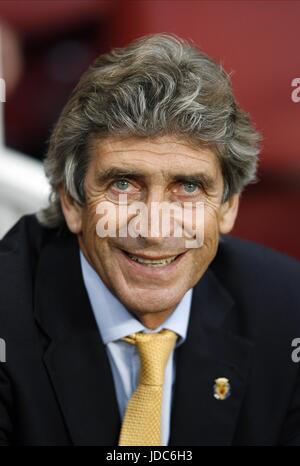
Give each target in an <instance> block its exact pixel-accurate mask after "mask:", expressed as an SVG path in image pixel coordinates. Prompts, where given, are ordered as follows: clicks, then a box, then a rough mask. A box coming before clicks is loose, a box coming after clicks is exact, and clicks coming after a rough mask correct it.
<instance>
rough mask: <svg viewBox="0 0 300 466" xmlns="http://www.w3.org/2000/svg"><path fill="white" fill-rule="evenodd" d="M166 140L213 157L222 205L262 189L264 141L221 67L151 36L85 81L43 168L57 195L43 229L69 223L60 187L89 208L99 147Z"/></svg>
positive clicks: (171, 40) (191, 49)
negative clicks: (120, 140) (94, 148)
mask: <svg viewBox="0 0 300 466" xmlns="http://www.w3.org/2000/svg"><path fill="white" fill-rule="evenodd" d="M167 134H175V135H177V136H178V137H182V138H185V139H186V140H188V141H189V142H190V143H193V144H196V145H198V146H199V147H200V146H203V145H208V146H209V147H211V148H213V149H214V151H215V153H216V155H217V156H218V159H219V162H220V166H221V169H222V174H223V180H224V192H223V199H222V200H223V202H225V201H226V200H227V199H228V198H229V197H230V196H231V195H232V194H234V193H240V192H241V191H242V190H243V188H244V187H245V186H246V185H247V184H249V183H253V182H255V181H256V169H257V157H258V153H259V141H260V135H259V133H258V132H257V131H256V129H255V128H254V126H253V124H252V123H251V121H250V118H249V116H248V114H247V113H246V112H244V111H243V110H242V109H241V108H240V107H239V105H238V104H237V102H236V100H235V98H234V96H233V91H232V87H231V83H230V78H229V75H228V74H227V73H226V72H225V71H224V70H223V68H222V66H221V65H218V64H217V63H216V62H214V61H213V60H212V59H211V58H210V57H208V56H207V55H206V54H205V53H203V52H202V51H201V50H199V49H198V48H197V47H196V46H194V45H193V44H190V43H188V42H186V41H184V40H182V39H180V38H177V37H175V36H173V35H169V34H155V35H150V36H145V37H142V38H140V39H138V40H136V41H134V42H132V43H131V44H130V45H128V46H127V47H124V48H117V49H114V50H112V51H111V52H110V53H108V54H105V55H101V56H100V57H99V58H98V59H97V60H96V61H95V62H94V63H93V64H92V65H91V66H90V68H89V69H88V70H87V71H86V72H85V73H84V74H83V76H82V78H81V79H80V81H79V83H78V84H77V86H76V87H75V89H74V91H73V92H72V94H71V96H70V99H69V101H68V102H67V104H66V106H65V108H64V109H63V111H62V113H61V116H60V118H59V120H58V122H57V124H56V126H55V128H54V130H53V132H52V135H51V137H50V143H49V149H48V153H47V156H46V159H45V162H44V166H45V172H46V175H47V177H48V179H49V181H50V184H51V187H52V192H51V195H50V203H49V206H48V207H47V208H46V209H43V210H42V211H40V212H39V213H38V214H37V216H38V219H39V221H40V222H41V223H42V224H44V225H46V226H49V227H54V226H59V225H62V224H63V223H64V216H63V213H62V209H61V204H60V197H59V192H58V188H59V187H60V186H61V185H63V186H64V187H65V190H66V193H67V194H68V195H69V196H70V197H71V198H73V199H74V200H75V201H76V202H78V203H79V204H81V205H84V202H85V193H84V179H85V173H86V170H87V166H88V162H89V156H90V152H91V150H90V143H91V141H92V140H95V139H101V138H105V137H107V136H109V135H112V136H124V135H125V136H126V135H128V136H136V137H156V136H163V135H167Z"/></svg>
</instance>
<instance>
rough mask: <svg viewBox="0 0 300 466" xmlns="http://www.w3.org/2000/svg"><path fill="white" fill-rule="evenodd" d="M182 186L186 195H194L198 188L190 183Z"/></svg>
mask: <svg viewBox="0 0 300 466" xmlns="http://www.w3.org/2000/svg"><path fill="white" fill-rule="evenodd" d="M183 186H184V190H185V191H186V192H187V193H194V192H195V191H196V189H197V188H198V186H197V185H196V184H195V183H191V182H187V183H184V185H183Z"/></svg>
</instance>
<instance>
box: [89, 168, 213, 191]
mask: <svg viewBox="0 0 300 466" xmlns="http://www.w3.org/2000/svg"><path fill="white" fill-rule="evenodd" d="M118 178H129V179H140V180H145V179H146V178H147V176H146V175H145V174H144V173H143V172H140V171H138V170H136V169H130V168H128V169H124V168H119V167H112V168H108V169H107V170H104V171H103V172H100V173H97V174H96V182H97V183H98V184H103V183H107V182H109V181H112V180H114V179H118ZM168 178H169V180H171V181H176V182H181V183H188V182H190V183H195V184H199V185H201V186H202V187H203V189H204V190H207V191H209V190H211V189H212V188H214V186H215V180H214V178H213V177H212V176H211V175H209V174H207V173H205V172H199V173H195V172H193V173H192V174H174V175H170V176H169V177H168Z"/></svg>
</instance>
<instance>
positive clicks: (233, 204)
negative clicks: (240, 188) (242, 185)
mask: <svg viewBox="0 0 300 466" xmlns="http://www.w3.org/2000/svg"><path fill="white" fill-rule="evenodd" d="M239 200H240V194H233V195H232V196H231V197H230V198H229V199H228V201H226V202H224V203H223V204H222V205H221V208H220V216H219V231H220V233H222V234H226V233H229V232H230V231H231V230H232V228H233V227H234V223H235V219H236V217H237V214H238V208H239Z"/></svg>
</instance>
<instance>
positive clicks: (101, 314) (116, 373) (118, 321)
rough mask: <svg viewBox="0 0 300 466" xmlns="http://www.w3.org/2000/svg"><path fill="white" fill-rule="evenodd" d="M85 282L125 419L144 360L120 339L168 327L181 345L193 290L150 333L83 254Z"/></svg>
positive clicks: (166, 417)
mask: <svg viewBox="0 0 300 466" xmlns="http://www.w3.org/2000/svg"><path fill="white" fill-rule="evenodd" d="M80 261H81V268H82V275H83V281H84V284H85V287H86V290H87V293H88V296H89V299H90V303H91V307H92V310H93V312H94V316H95V319H96V322H97V325H98V328H99V331H100V334H101V337H102V340H103V342H104V344H105V346H106V350H107V355H108V359H109V362H110V365H111V369H112V374H113V379H114V384H115V389H116V396H117V401H118V405H119V411H120V416H121V419H123V416H124V413H125V410H126V407H127V403H128V401H129V399H130V398H131V395H132V394H133V392H134V391H135V389H136V387H137V384H138V380H139V370H140V360H139V355H138V353H137V350H136V347H135V345H131V344H128V343H127V342H125V341H121V340H120V339H121V338H123V337H125V336H126V335H129V334H131V333H135V332H141V331H143V332H149V333H151V332H152V333H153V332H159V331H160V330H161V329H162V328H167V329H169V330H173V331H174V332H176V333H177V334H178V335H179V337H178V339H177V343H176V347H175V351H176V348H177V347H178V346H179V345H181V344H182V343H183V342H184V340H185V338H186V333H187V327H188V322H189V315H190V308H191V300H192V291H193V290H192V289H190V290H188V291H187V292H186V294H185V295H184V296H183V298H182V300H181V301H180V303H179V304H178V305H177V307H176V309H175V310H174V311H173V313H172V314H171V315H170V316H169V317H168V318H167V319H166V320H165V322H164V323H163V324H162V325H160V326H159V327H158V328H156V329H155V330H150V329H148V328H146V327H144V325H143V324H142V323H141V322H140V321H139V320H138V319H136V318H135V317H134V316H133V315H132V314H131V313H130V312H129V311H128V310H127V309H126V308H125V307H124V305H123V304H122V303H121V302H120V301H119V300H118V299H117V298H116V297H115V296H114V295H113V294H112V293H111V291H110V290H109V289H108V288H107V286H106V285H105V284H104V283H103V281H102V280H101V279H100V277H99V275H98V274H97V273H96V271H95V270H94V269H93V268H92V267H91V265H90V264H89V262H88V261H87V260H86V259H85V257H84V255H83V253H82V252H80ZM175 351H172V353H171V354H170V357H169V359H168V362H167V366H166V373H165V383H164V387H163V399H162V419H161V426H162V438H161V442H162V443H161V444H162V445H164V446H166V445H168V442H169V434H170V415H171V403H172V395H173V386H174V381H175V369H176V368H175V358H174V353H175Z"/></svg>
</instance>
